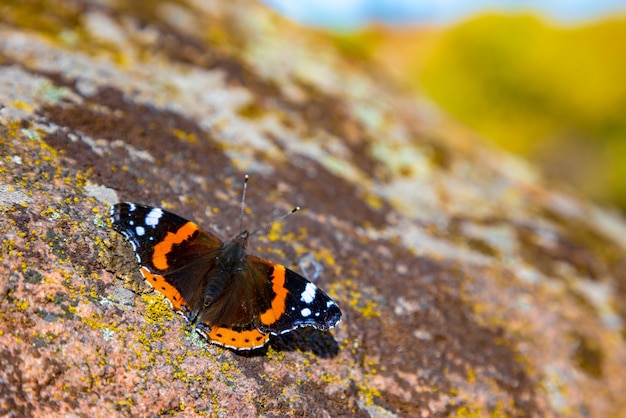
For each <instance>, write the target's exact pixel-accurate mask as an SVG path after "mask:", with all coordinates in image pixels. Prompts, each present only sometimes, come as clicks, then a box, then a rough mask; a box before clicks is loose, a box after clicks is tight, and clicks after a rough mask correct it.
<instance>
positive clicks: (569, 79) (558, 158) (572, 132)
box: [412, 15, 626, 210]
mask: <svg viewBox="0 0 626 418" xmlns="http://www.w3.org/2000/svg"><path fill="white" fill-rule="evenodd" d="M412 73H413V77H412V82H415V83H416V84H417V86H418V87H419V88H420V89H423V90H425V91H426V92H427V93H428V95H429V96H431V97H432V98H433V99H434V100H435V101H436V102H438V103H439V104H440V105H441V107H442V108H444V109H445V110H446V111H448V112H449V113H451V114H452V115H454V116H455V117H456V118H458V119H459V120H461V121H462V122H464V123H465V124H467V125H468V126H471V127H473V128H474V129H476V130H477V131H478V132H480V133H482V134H483V135H484V136H485V137H487V138H489V139H491V140H493V141H495V142H496V143H498V144H499V145H500V146H502V147H503V148H505V149H508V150H510V151H513V152H517V153H521V154H523V155H525V156H527V157H529V158H531V159H534V160H535V161H538V162H539V164H540V165H541V166H542V167H543V168H544V171H545V172H546V173H547V174H548V175H549V176H551V177H552V178H555V179H561V180H565V181H567V182H569V183H570V184H573V185H574V186H576V187H577V188H578V189H580V190H581V191H583V192H584V193H586V194H587V195H589V196H590V197H592V198H594V199H597V200H600V201H602V202H604V203H613V204H615V205H617V206H619V207H621V208H622V209H624V210H626V18H622V19H621V20H620V19H614V20H610V21H603V22H598V23H594V24H590V25H587V26H581V27H559V26H556V25H554V24H548V23H546V22H544V21H542V20H541V19H539V18H538V17H536V16H533V15H515V16H505V15H485V16H479V17H476V18H474V19H472V20H470V21H468V22H465V23H463V24H460V25H458V26H456V27H454V28H452V29H450V30H448V31H446V32H445V33H444V34H443V35H442V36H441V38H440V39H439V40H438V42H437V45H436V46H435V47H434V48H433V50H432V51H431V53H430V54H429V57H428V58H427V60H426V62H424V63H421V65H420V66H419V68H418V69H413V72H412ZM416 75H417V76H416Z"/></svg>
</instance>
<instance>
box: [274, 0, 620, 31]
mask: <svg viewBox="0 0 626 418" xmlns="http://www.w3.org/2000/svg"><path fill="white" fill-rule="evenodd" d="M262 1H263V2H264V3H266V4H267V5H269V6H271V7H272V8H274V9H276V10H278V11H279V12H280V13H282V14H283V15H285V16H287V17H289V18H291V19H293V20H295V21H298V22H301V23H304V24H307V25H313V26H329V27H339V28H341V27H345V28H350V27H355V26H360V25H363V24H366V23H369V22H372V21H379V22H385V23H389V24H392V25H393V24H396V25H397V24H405V25H406V24H415V25H419V24H446V23H454V22H455V21H458V20H460V19H463V18H465V17H467V16H470V15H472V14H476V13H480V12H481V11H489V10H501V11H526V10H532V11H536V12H538V13H541V14H543V15H545V16H547V17H549V18H552V19H554V20H556V21H560V22H562V23H566V24H576V23H584V22H585V21H587V20H590V19H597V18H602V17H605V16H610V15H615V14H622V15H625V14H626V0H262Z"/></svg>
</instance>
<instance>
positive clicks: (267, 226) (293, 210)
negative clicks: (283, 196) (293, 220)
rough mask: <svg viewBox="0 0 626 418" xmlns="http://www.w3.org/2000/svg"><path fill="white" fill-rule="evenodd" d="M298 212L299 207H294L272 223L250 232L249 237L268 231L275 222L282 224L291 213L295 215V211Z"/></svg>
mask: <svg viewBox="0 0 626 418" xmlns="http://www.w3.org/2000/svg"><path fill="white" fill-rule="evenodd" d="M299 210H300V206H296V207H295V208H293V209H291V210H290V211H289V212H287V213H285V214H284V215H281V216H279V217H278V218H276V219H274V220H273V221H272V222H268V223H266V224H265V225H263V226H262V227H260V228H258V229H257V230H255V231H254V232H252V233H251V234H250V236H252V235H254V234H256V233H257V232H260V231H265V230H267V229H270V228H271V227H272V225H274V224H275V223H277V222H282V221H283V220H284V219H285V218H286V217H287V216H289V215H291V214H292V213H295V212H297V211H299Z"/></svg>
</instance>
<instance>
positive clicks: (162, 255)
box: [152, 222, 200, 270]
mask: <svg viewBox="0 0 626 418" xmlns="http://www.w3.org/2000/svg"><path fill="white" fill-rule="evenodd" d="M199 229H200V228H198V225H196V224H195V223H193V222H187V223H186V224H185V225H183V226H181V227H180V228H179V229H178V231H176V232H175V233H171V232H168V233H167V235H166V236H165V238H164V239H163V241H161V242H159V243H158V244H156V245H155V246H154V252H153V253H152V264H154V267H156V268H158V269H159V270H165V269H167V268H168V267H169V266H170V265H169V264H168V262H167V255H168V254H169V253H170V251H172V247H173V246H174V245H176V244H180V243H181V242H183V241H185V240H187V239H189V238H191V237H192V236H193V235H194V234H195V233H196V232H197V231H198V230H199Z"/></svg>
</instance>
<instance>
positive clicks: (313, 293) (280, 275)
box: [248, 256, 341, 335]
mask: <svg viewBox="0 0 626 418" xmlns="http://www.w3.org/2000/svg"><path fill="white" fill-rule="evenodd" d="M248 263H249V264H250V265H258V266H260V265H268V266H269V269H268V270H269V271H268V276H269V279H268V280H269V282H270V283H271V286H272V292H273V297H272V299H271V304H270V306H269V307H267V309H265V310H264V311H262V312H261V313H260V314H259V316H258V319H257V327H258V329H259V330H261V331H263V332H269V333H271V334H274V335H278V334H284V333H285V332H289V331H291V330H294V329H296V328H300V327H313V328H317V329H320V330H324V331H327V330H329V329H331V328H334V327H335V325H337V323H338V322H339V320H340V319H341V310H340V309H339V306H337V304H336V303H335V301H334V300H332V299H331V298H330V297H329V296H328V295H327V294H326V293H324V292H323V291H322V290H320V289H319V288H318V287H317V286H316V285H314V284H313V283H311V282H310V281H308V280H307V279H305V278H304V277H302V276H300V275H299V274H298V273H296V272H294V271H292V270H289V269H288V268H286V267H285V266H282V265H280V264H272V263H269V262H267V261H265V260H262V259H260V258H258V257H253V256H250V257H248Z"/></svg>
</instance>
